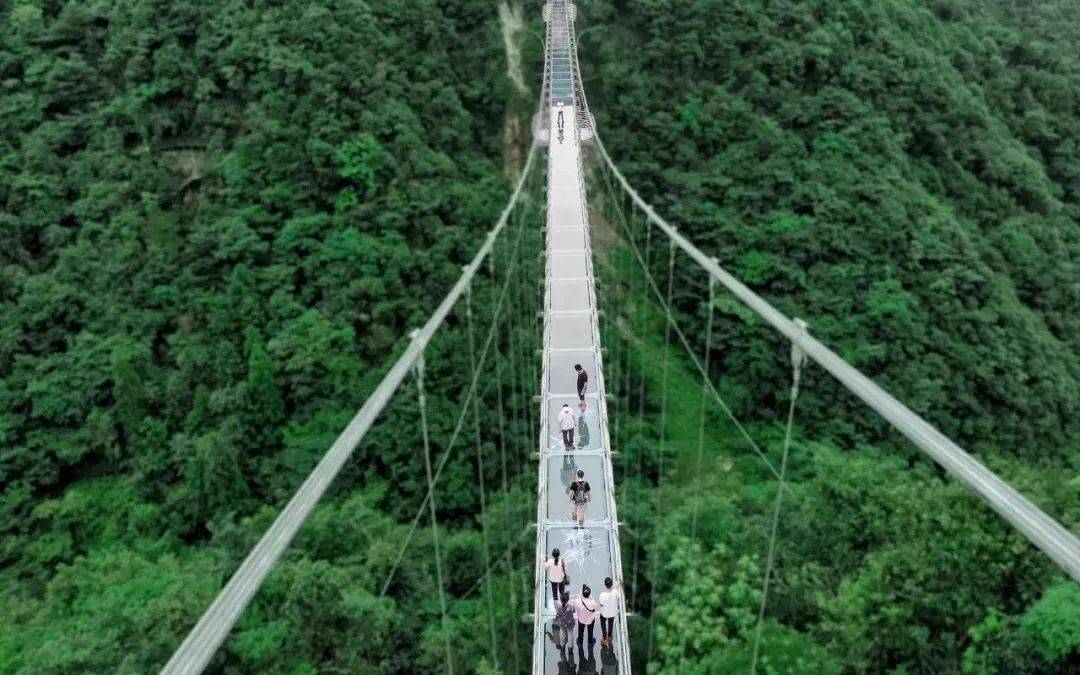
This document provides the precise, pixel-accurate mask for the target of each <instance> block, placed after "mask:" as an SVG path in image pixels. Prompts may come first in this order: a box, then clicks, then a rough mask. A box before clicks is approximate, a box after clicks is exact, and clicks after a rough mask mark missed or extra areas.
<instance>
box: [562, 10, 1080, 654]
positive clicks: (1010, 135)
mask: <svg viewBox="0 0 1080 675" xmlns="http://www.w3.org/2000/svg"><path fill="white" fill-rule="evenodd" d="M1034 4H1035V5H1037V6H1036V7H1033V8H1027V7H1022V6H1019V5H1017V6H1014V3H1009V2H1004V1H1001V2H998V1H995V0H938V1H935V2H926V1H924V0H888V1H885V2H879V1H874V2H840V1H837V0H811V1H799V2H795V1H794V0H791V1H783V0H779V1H778V0H774V1H771V2H769V1H764V0H745V1H735V2H731V1H715V2H713V1H708V0H702V1H699V2H608V1H597V2H589V3H581V8H582V17H581V19H580V21H579V34H580V35H581V38H580V47H579V50H580V53H581V61H582V71H583V73H584V79H585V86H586V90H587V93H588V95H589V101H590V103H591V108H592V111H593V113H594V114H595V116H596V118H597V124H598V127H599V129H600V133H601V136H602V137H603V139H604V141H605V144H606V146H607V147H608V148H610V149H611V151H612V153H613V155H614V157H615V160H616V162H618V164H619V165H620V167H621V168H622V169H623V170H624V171H625V173H626V174H627V176H628V178H629V180H630V181H631V182H632V183H633V184H634V185H635V186H636V187H638V189H639V190H641V191H642V193H643V194H644V196H645V197H646V199H648V200H649V201H651V202H652V203H653V205H654V206H656V207H657V210H658V211H659V212H661V213H663V214H665V216H666V217H668V218H669V219H670V220H671V221H672V222H673V223H677V224H678V225H679V226H680V228H681V229H682V231H683V232H684V233H685V234H687V235H688V236H689V237H690V238H691V239H693V240H694V241H695V242H696V243H698V244H699V245H700V246H702V248H704V249H705V250H706V251H708V252H710V254H712V255H716V256H717V257H718V258H719V259H720V261H721V263H722V264H724V265H725V266H727V267H728V268H729V269H730V270H731V271H733V272H734V273H735V274H736V275H737V276H738V277H740V278H741V279H742V280H743V281H745V282H747V283H748V284H749V285H751V286H752V287H753V288H754V289H755V290H756V291H758V292H759V293H761V294H762V295H763V296H765V297H766V298H767V299H769V300H770V301H771V302H773V303H774V304H776V305H777V307H779V308H780V309H781V310H783V311H784V312H785V313H787V314H789V315H795V316H802V317H804V318H806V319H808V320H809V321H810V324H811V332H812V333H814V334H815V335H816V336H818V337H819V338H821V339H822V340H824V341H825V342H826V343H827V344H829V345H831V346H832V347H833V348H834V349H836V350H837V351H838V352H839V353H841V354H842V355H843V356H844V357H845V358H846V359H848V360H849V361H850V362H851V363H853V364H854V365H856V366H858V367H859V368H860V369H862V370H863V371H864V372H866V373H868V374H870V375H871V376H873V377H874V378H875V379H876V380H877V381H878V382H879V383H881V384H882V385H883V386H885V387H886V388H888V389H889V390H890V391H892V392H893V393H894V394H896V395H897V396H899V397H900V398H901V399H902V400H904V401H905V402H907V403H908V404H909V405H911V407H912V408H913V409H915V410H916V411H917V412H919V413H920V414H922V415H925V416H926V417H927V418H928V419H929V420H931V421H932V422H933V423H934V424H935V425H937V426H938V427H939V428H941V429H942V430H943V431H944V432H946V433H947V434H949V435H950V436H952V437H954V438H955V439H957V440H958V441H960V442H961V443H962V444H963V445H965V446H966V447H967V448H968V449H970V450H972V451H974V452H975V453H976V454H977V456H978V457H979V458H980V459H981V460H982V461H983V462H985V463H987V464H988V465H989V466H991V467H992V468H993V469H995V470H996V471H998V472H999V473H1000V474H1001V475H1003V476H1004V477H1006V479H1007V480H1009V481H1011V482H1012V483H1013V484H1014V485H1016V486H1017V487H1019V488H1020V489H1021V490H1022V491H1024V492H1025V493H1026V494H1028V495H1030V496H1031V497H1032V498H1033V499H1034V500H1035V501H1036V503H1038V504H1039V505H1040V506H1042V507H1043V508H1045V509H1046V510H1047V511H1048V512H1049V513H1051V514H1052V515H1054V516H1055V517H1057V518H1060V519H1061V520H1062V522H1063V523H1064V524H1065V525H1066V526H1067V527H1069V528H1070V529H1072V530H1073V531H1076V530H1077V528H1078V525H1080V479H1078V478H1077V475H1078V473H1080V417H1078V416H1077V411H1078V410H1080V323H1077V318H1078V317H1080V267H1078V264H1080V201H1078V197H1080V174H1078V173H1077V169H1078V167H1080V150H1078V147H1077V144H1076V139H1077V138H1078V137H1080V116H1078V115H1077V100H1080V50H1078V49H1077V47H1076V43H1075V41H1074V40H1069V39H1067V38H1065V37H1064V36H1065V35H1067V34H1069V33H1070V32H1071V31H1075V30H1076V29H1077V28H1078V27H1080V10H1078V9H1077V7H1076V5H1075V4H1074V3H1065V2H1048V3H1034ZM592 26H598V27H602V28H595V29H593V28H591V27H592ZM586 27H589V28H586ZM582 28H584V30H581V29H582ZM603 183H604V179H603V177H602V173H599V172H598V173H597V180H595V181H594V188H593V191H592V193H593V195H594V197H593V201H594V202H595V201H596V197H595V195H598V194H599V195H604V196H605V197H607V201H608V202H609V203H608V205H607V208H606V209H605V212H604V214H605V217H606V218H607V219H608V220H609V221H611V222H612V223H613V224H612V225H611V227H612V228H614V229H615V231H616V233H621V230H620V229H619V227H618V226H617V223H618V220H619V218H618V211H617V209H616V208H615V206H616V204H617V203H618V202H619V201H621V200H614V199H611V198H610V197H608V196H607V191H606V189H603V188H601V187H599V186H602V185H603ZM640 221H641V219H640V217H639V218H638V219H637V220H636V221H633V222H632V223H631V225H632V226H633V227H636V228H637V230H636V232H637V233H636V238H637V244H638V246H639V247H641V248H642V249H644V247H645V246H647V245H648V244H649V239H648V238H647V234H646V233H645V231H644V230H643V229H642V225H641V224H640ZM634 223H636V225H635V224H634ZM654 234H657V233H654ZM651 243H652V246H653V249H652V265H651V270H652V273H653V274H654V275H655V276H656V277H657V278H658V279H660V280H661V287H663V280H664V279H665V278H666V276H667V264H666V263H667V247H666V245H662V246H660V245H659V244H660V241H659V238H653V239H652V242H651ZM636 267H637V263H636V262H635V261H634V260H633V259H632V257H631V256H630V255H629V253H628V252H627V251H626V250H619V249H616V250H615V251H614V252H613V254H612V255H611V257H610V260H609V261H608V269H609V279H608V289H607V290H606V291H605V292H604V293H603V294H602V296H601V297H602V298H608V299H609V300H610V301H612V302H616V303H619V304H621V305H622V306H623V307H624V308H625V312H624V314H623V315H621V317H620V320H619V321H616V322H612V323H611V324H610V330H609V331H608V332H607V334H606V344H607V346H608V348H609V350H610V349H614V350H616V351H617V352H618V353H616V354H615V355H614V357H610V356H609V361H613V363H614V365H615V366H617V367H618V371H620V372H621V377H622V381H621V383H618V388H619V395H618V396H617V397H616V400H618V401H621V402H622V405H623V406H624V408H623V410H622V415H623V416H624V417H626V418H630V419H631V420H632V421H631V422H630V423H626V422H624V423H623V425H622V429H623V432H622V438H621V439H620V440H621V445H622V446H623V447H624V448H626V449H628V450H630V452H629V453H628V455H627V456H626V458H625V459H626V462H627V466H626V467H625V470H626V475H627V476H628V477H629V478H630V481H629V483H628V484H624V485H623V490H624V493H623V496H622V497H621V498H620V501H619V503H620V505H621V508H622V510H623V512H624V513H623V514H621V516H622V517H623V518H626V519H628V521H629V523H630V525H631V527H633V529H634V532H635V534H636V535H637V539H638V540H639V541H640V544H638V543H634V542H629V543H628V542H627V541H626V540H624V542H623V548H624V553H623V559H624V561H635V562H634V563H632V564H634V565H636V571H634V570H633V569H631V570H629V574H628V578H631V579H632V580H633V586H634V587H636V589H637V597H636V598H634V597H633V596H634V593H633V590H632V591H631V593H630V597H631V600H632V604H633V605H634V608H635V609H636V610H637V611H639V612H641V614H640V615H639V616H640V618H638V619H637V620H636V621H634V622H632V625H631V630H635V629H637V630H638V631H639V632H643V633H646V634H647V633H648V630H649V626H650V625H652V626H653V627H654V628H655V631H656V636H655V637H656V639H655V640H654V641H653V643H652V647H649V646H648V645H647V644H641V643H639V644H635V647H636V648H639V651H640V653H639V654H638V658H639V659H640V660H641V661H644V660H645V659H648V660H649V663H650V664H651V665H652V666H653V667H656V668H657V669H659V671H661V672H668V671H671V672H674V671H675V670H678V669H679V666H680V664H681V672H727V671H742V672H745V670H746V669H747V668H748V665H749V663H748V662H749V651H748V650H749V647H748V639H750V637H751V635H752V628H753V624H754V621H755V619H756V610H757V606H758V600H759V598H760V585H761V578H762V569H763V566H764V560H765V550H766V537H767V533H768V525H769V516H770V515H771V505H772V499H773V497H774V495H775V486H774V484H773V483H772V482H771V474H769V473H768V471H767V469H765V468H764V467H763V464H762V463H761V462H759V461H758V460H757V458H756V457H755V456H754V454H753V453H752V451H751V450H750V448H749V447H748V446H747V444H746V443H745V442H743V441H742V439H741V438H740V437H739V436H738V434H736V433H735V431H734V429H733V428H732V427H731V426H730V425H729V424H728V422H727V420H726V418H725V417H724V416H723V415H722V414H721V412H720V411H719V410H713V409H709V410H708V411H707V413H708V415H709V418H708V433H709V434H710V436H708V438H707V446H706V447H708V448H710V449H712V448H716V447H722V448H724V450H723V451H721V452H710V453H709V454H708V455H707V465H706V467H705V470H704V471H701V472H700V476H701V478H700V480H702V481H704V484H703V485H702V489H701V494H702V495H703V496H702V497H700V499H701V502H702V503H699V504H698V505H697V508H699V509H701V511H702V513H703V514H706V515H704V516H703V517H702V518H701V519H700V522H702V523H703V524H704V525H703V527H705V528H706V531H705V532H699V536H698V537H697V539H696V541H694V540H692V539H691V538H690V537H689V533H690V525H689V521H690V519H691V517H692V516H691V514H692V511H693V508H694V504H695V502H696V501H697V500H698V499H699V497H698V495H697V493H696V491H695V487H696V485H697V481H698V480H699V479H698V478H697V476H696V471H695V470H696V465H695V463H694V455H695V452H696V448H697V421H698V417H697V411H698V410H700V403H699V396H700V393H699V392H700V386H701V385H700V380H699V378H697V377H696V376H694V375H692V371H693V369H692V368H690V367H688V366H687V365H686V364H687V361H686V356H685V354H683V353H681V349H675V348H674V347H673V348H672V349H671V359H672V362H673V363H676V364H678V365H677V366H673V367H672V371H671V373H672V374H671V375H670V376H669V382H668V384H667V387H668V390H669V393H668V398H669V401H668V404H667V410H668V413H667V414H668V415H669V417H671V416H674V417H671V419H670V420H669V422H668V424H667V428H668V430H669V433H670V435H669V438H668V439H667V442H666V447H667V449H668V455H669V456H668V457H667V459H666V461H667V464H666V465H665V466H666V467H667V470H666V472H665V474H664V476H663V480H662V485H663V487H662V488H660V489H659V490H657V488H656V482H657V480H658V476H657V469H658V465H659V458H657V457H656V448H657V447H658V438H657V436H658V429H659V428H660V424H661V423H660V420H659V409H660V403H661V399H660V392H661V391H663V386H664V385H663V381H662V377H663V369H662V368H661V367H660V365H659V363H660V362H661V361H662V359H661V358H660V357H661V355H662V353H663V348H664V338H663V331H664V327H663V326H664V323H663V320H662V318H661V316H660V314H659V312H658V311H657V310H656V309H655V308H653V309H648V308H647V307H645V306H644V305H643V304H642V303H643V301H644V299H645V298H646V297H647V295H646V289H645V287H644V286H643V284H642V283H641V281H640V280H637V279H636V274H637V272H636V271H635V268H636ZM675 269H676V271H675V283H674V288H675V297H674V303H675V305H676V307H677V308H678V310H679V313H678V316H679V319H680V321H681V322H683V326H684V328H685V329H686V330H687V332H688V333H689V334H691V336H693V337H692V339H693V341H694V342H695V344H694V347H695V349H697V350H698V353H700V351H701V350H702V349H704V346H705V345H704V338H703V336H704V333H705V330H704V326H705V316H706V313H707V311H708V308H707V302H706V301H705V300H706V298H707V292H706V283H707V279H706V276H705V275H704V274H703V273H701V272H700V270H697V268H696V267H695V266H694V265H692V264H690V263H689V262H688V261H687V259H685V258H681V260H680V261H679V262H678V263H677V265H676V268H675ZM614 298H620V300H614ZM713 311H714V312H715V317H714V322H715V325H714V339H713V345H714V348H713V351H712V354H711V362H712V364H713V375H714V377H716V378H718V380H719V381H721V382H722V387H721V390H722V391H723V392H724V394H725V396H726V397H727V398H728V400H729V401H730V402H731V403H732V405H733V407H734V408H735V412H736V414H737V415H738V416H739V417H740V418H741V419H743V420H744V421H750V422H752V423H754V424H753V427H752V431H753V433H754V435H755V436H756V437H757V440H758V441H759V442H761V443H762V444H763V445H765V446H766V447H768V448H770V449H771V450H772V452H773V453H778V450H779V447H778V446H779V441H780V437H779V433H780V431H781V428H780V424H781V422H782V421H783V415H784V413H785V412H786V400H787V387H788V382H789V378H790V366H788V360H787V352H788V346H787V345H785V344H783V343H782V342H781V341H779V340H777V339H776V338H775V336H773V335H771V334H770V333H771V331H769V330H768V329H767V328H766V327H765V326H764V325H763V324H762V323H761V322H760V321H757V320H756V319H755V318H754V317H753V316H752V315H751V314H749V313H748V312H747V311H746V310H744V309H743V308H741V307H740V306H739V305H738V303H737V301H735V300H734V299H733V298H731V297H730V296H726V295H724V294H720V295H719V297H718V298H717V301H716V303H715V305H714V307H713ZM620 372H616V373H613V379H615V380H616V381H618V378H619V377H620ZM672 397H674V400H676V401H678V404H677V405H675V404H673V403H671V400H672ZM676 408H677V409H678V412H674V411H675V410H676ZM796 419H797V422H798V424H799V425H800V427H801V440H800V441H799V442H797V443H796V447H795V448H794V450H793V453H792V459H791V465H790V471H791V472H792V474H793V476H792V477H793V482H794V484H793V486H792V492H793V494H792V495H791V496H789V497H788V498H787V500H786V503H785V512H784V517H783V518H782V521H781V529H780V542H781V543H780V548H779V551H778V559H777V563H776V576H775V578H774V583H773V586H772V589H771V594H770V600H769V607H770V611H769V614H768V616H769V617H770V623H769V625H768V627H767V629H766V635H765V640H764V645H765V646H764V648H763V659H764V663H765V666H766V668H771V670H770V672H833V671H838V670H845V671H850V672H925V673H941V672H960V671H963V672H971V673H990V672H1000V673H1006V672H1010V673H1011V672H1039V673H1056V672H1075V670H1076V668H1077V667H1078V665H1080V625H1078V623H1077V617H1078V616H1080V611H1078V607H1080V589H1078V588H1077V586H1076V584H1074V583H1071V582H1066V581H1064V578H1063V575H1062V574H1061V573H1060V572H1059V571H1058V570H1056V568H1054V567H1053V565H1052V564H1050V563H1049V562H1048V561H1047V560H1046V559H1045V558H1043V557H1042V556H1041V554H1039V553H1038V552H1037V551H1035V550H1034V549H1033V548H1031V547H1030V546H1029V545H1027V544H1026V542H1025V541H1024V540H1023V539H1022V538H1021V537H1020V536H1019V535H1017V534H1015V533H1013V532H1011V530H1009V528H1008V527H1007V526H1006V525H1004V524H1003V523H1002V522H1001V521H1000V520H999V519H998V518H997V517H996V516H994V515H993V514H992V513H991V512H990V510H989V509H988V508H986V507H985V506H983V505H982V504H980V503H978V502H977V501H976V500H975V499H974V498H971V497H969V496H967V495H966V491H965V490H964V489H963V488H962V487H961V486H959V485H958V484H956V483H955V481H952V480H947V479H944V478H943V476H942V472H941V471H940V470H939V469H937V468H935V467H934V466H932V465H930V464H929V463H927V462H925V461H923V460H921V459H919V458H918V456H917V452H916V451H915V450H914V449H913V448H912V447H911V446H910V445H909V444H907V443H906V442H905V441H904V440H903V439H902V438H900V437H899V436H898V435H897V434H895V433H890V432H889V431H888V430H887V428H886V427H885V424H884V422H883V421H881V420H880V419H877V418H876V417H875V416H874V415H873V414H872V413H870V412H869V411H868V410H866V409H865V407H863V406H862V405H861V404H860V403H858V402H857V401H856V400H855V399H854V398H853V397H851V396H850V395H848V394H846V392H844V391H843V389H842V388H841V387H839V386H838V385H837V384H836V383H834V382H832V381H831V380H830V379H829V378H828V376H827V375H825V374H824V373H822V372H821V371H820V370H815V369H814V368H812V367H811V368H809V369H808V371H807V372H806V374H805V381H804V385H803V388H802V394H801V396H800V399H799V406H798V410H797V415H796ZM772 458H773V460H774V463H776V464H778V454H772ZM635 475H637V476H639V478H638V479H635ZM654 584H655V588H653V587H652V585H654ZM654 606H655V609H653V608H654ZM650 611H652V612H653V614H652V621H651V622H650V621H648V619H647V618H646V617H647V616H649V614H650ZM639 634H640V633H639ZM770 642H771V644H772V648H771V649H770V646H769V645H770ZM688 669H689V670H688Z"/></svg>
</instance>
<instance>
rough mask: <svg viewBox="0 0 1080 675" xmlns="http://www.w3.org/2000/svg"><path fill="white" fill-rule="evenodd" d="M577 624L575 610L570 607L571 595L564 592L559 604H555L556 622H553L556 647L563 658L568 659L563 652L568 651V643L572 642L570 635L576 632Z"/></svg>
mask: <svg viewBox="0 0 1080 675" xmlns="http://www.w3.org/2000/svg"><path fill="white" fill-rule="evenodd" d="M575 623H577V620H576V619H575V618H574V608H573V607H571V606H570V594H569V593H566V592H563V594H562V595H560V596H559V600H558V602H556V603H555V620H554V621H552V622H551V628H552V630H553V632H554V634H553V638H554V641H555V646H556V647H557V648H558V649H559V652H560V654H561V655H562V656H563V658H566V655H565V653H563V650H565V649H566V643H568V642H570V635H571V634H573V632H574V624H575Z"/></svg>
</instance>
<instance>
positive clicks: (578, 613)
mask: <svg viewBox="0 0 1080 675" xmlns="http://www.w3.org/2000/svg"><path fill="white" fill-rule="evenodd" d="M590 595H592V589H590V588H589V587H588V586H585V585H582V586H581V595H579V596H577V597H576V598H573V599H572V600H570V606H571V607H573V608H574V616H575V618H577V643H578V645H580V644H581V642H582V640H584V638H585V628H586V627H588V629H589V649H592V646H593V644H594V643H595V642H596V638H594V637H593V623H595V622H596V609H597V605H596V600H594V599H592V598H590V597H589V596H590Z"/></svg>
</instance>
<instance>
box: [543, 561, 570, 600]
mask: <svg viewBox="0 0 1080 675" xmlns="http://www.w3.org/2000/svg"><path fill="white" fill-rule="evenodd" d="M544 568H545V569H547V575H548V581H549V582H551V601H552V602H556V601H558V599H559V598H561V597H562V594H563V591H565V590H566V561H565V560H560V559H559V549H557V548H555V549H552V550H551V555H550V556H547V555H546V556H544Z"/></svg>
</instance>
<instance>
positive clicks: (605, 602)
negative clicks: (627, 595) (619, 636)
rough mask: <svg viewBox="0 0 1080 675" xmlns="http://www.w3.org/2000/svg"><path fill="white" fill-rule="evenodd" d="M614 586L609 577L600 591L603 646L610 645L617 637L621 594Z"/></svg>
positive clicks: (601, 642) (601, 641)
mask: <svg viewBox="0 0 1080 675" xmlns="http://www.w3.org/2000/svg"><path fill="white" fill-rule="evenodd" d="M613 586H614V582H612V580H611V577H607V578H606V579H604V590H602V591H600V634H601V640H600V644H601V645H605V644H607V645H610V644H611V643H612V638H613V637H614V636H615V611H616V610H617V609H618V608H619V592H618V591H617V590H615V589H614V588H613Z"/></svg>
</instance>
